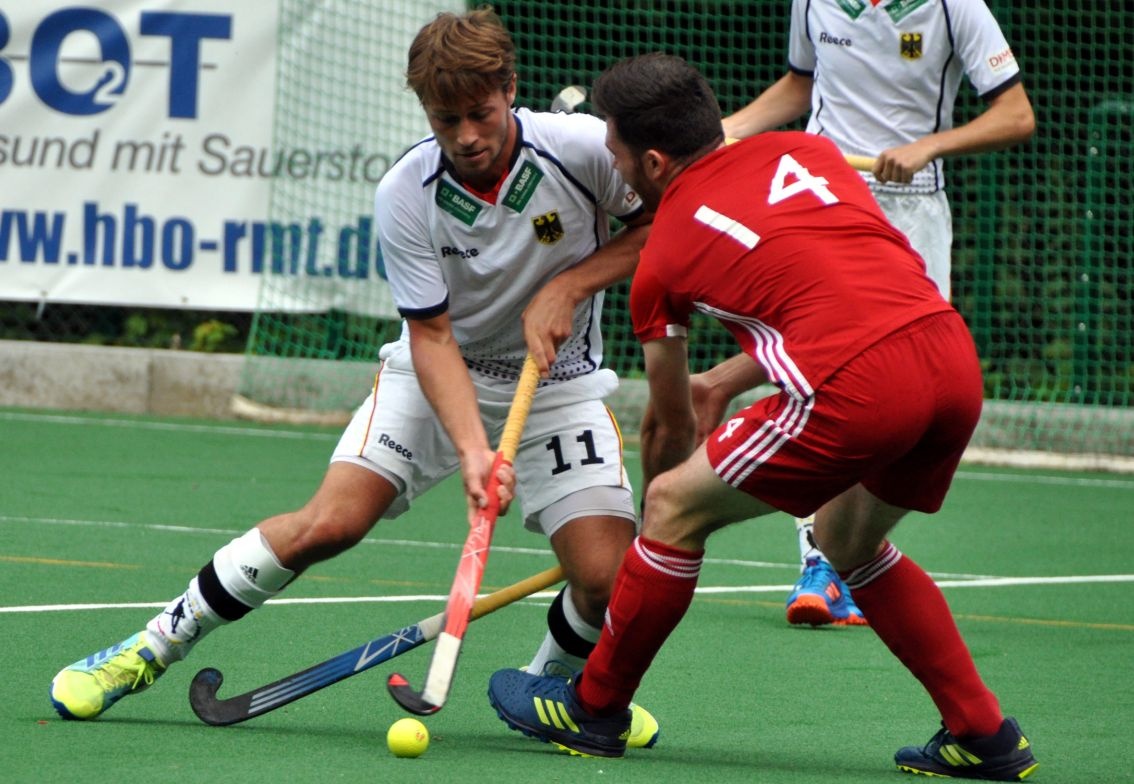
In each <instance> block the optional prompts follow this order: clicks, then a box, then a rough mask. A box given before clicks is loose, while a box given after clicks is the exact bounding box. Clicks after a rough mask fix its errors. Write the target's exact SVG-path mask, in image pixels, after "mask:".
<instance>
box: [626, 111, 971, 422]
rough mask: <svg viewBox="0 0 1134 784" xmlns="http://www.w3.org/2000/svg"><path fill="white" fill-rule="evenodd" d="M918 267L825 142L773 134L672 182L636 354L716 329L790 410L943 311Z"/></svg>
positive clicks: (637, 294)
mask: <svg viewBox="0 0 1134 784" xmlns="http://www.w3.org/2000/svg"><path fill="white" fill-rule="evenodd" d="M951 309H952V308H951V306H950V305H949V304H948V303H947V302H946V301H945V300H944V299H942V298H941V295H940V294H939V293H938V291H937V287H936V286H935V285H934V284H933V282H932V281H931V280H930V279H929V278H928V277H927V276H926V272H925V263H924V262H923V261H922V259H921V257H920V256H919V255H918V254H917V252H916V251H914V250H913V248H911V247H910V244H909V242H908V241H907V240H906V238H905V235H903V234H902V233H901V232H900V231H898V230H897V229H895V228H894V227H893V226H892V225H891V224H890V222H889V221H888V220H887V219H886V217H885V215H884V214H883V213H882V210H881V209H880V208H879V207H878V204H877V203H876V202H875V200H874V197H873V196H872V195H871V193H870V190H869V188H868V187H867V186H866V183H865V182H864V181H863V179H862V177H861V176H859V174H858V173H857V172H855V171H854V170H853V169H852V168H851V167H850V166H849V165H847V163H846V161H845V160H844V159H843V156H842V154H841V153H840V152H839V150H838V149H837V148H836V147H835V145H834V144H832V143H831V142H830V141H829V140H827V139H825V138H823V137H820V136H815V135H813V134H808V133H799V132H774V133H762V134H757V135H756V136H752V137H750V138H748V139H745V140H744V141H741V142H737V143H735V144H731V145H728V146H726V147H722V148H721V149H719V150H716V151H715V152H712V153H710V154H709V155H706V156H705V157H704V158H702V159H700V160H698V161H697V162H696V163H694V164H693V165H691V166H690V167H689V168H687V169H686V170H685V171H683V172H681V173H680V174H678V176H677V177H676V178H675V179H674V180H673V181H672V182H671V183H670V185H669V187H668V188H667V189H666V192H665V195H664V196H663V197H662V200H661V204H660V205H659V207H658V211H657V214H656V215H655V217H654V222H653V226H652V228H651V229H650V237H649V240H647V242H646V246H645V248H643V250H642V255H641V261H640V262H639V264H638V270H637V272H636V273H635V275H634V281H633V284H632V286H631V294H630V311H631V315H632V317H633V320H634V332H635V334H636V335H637V336H638V339H639V340H641V341H642V342H643V343H645V342H648V341H651V340H657V339H659V338H663V337H669V336H674V335H683V334H685V333H686V330H687V328H688V326H689V317H690V315H691V314H692V312H693V311H694V310H699V311H702V312H703V313H707V314H709V315H711V316H714V317H715V318H717V319H718V320H719V321H720V322H721V323H722V324H723V325H724V326H725V327H726V328H727V329H728V330H729V332H731V333H732V334H733V336H734V337H735V338H736V340H737V341H738V342H739V343H740V346H741V348H742V349H743V350H744V351H745V352H746V353H748V354H749V355H750V356H752V357H753V358H754V359H755V360H756V361H757V362H759V363H760V364H761V365H762V366H763V367H764V368H765V370H766V371H767V373H768V377H769V379H770V380H771V381H772V383H774V384H777V385H778V386H780V387H782V388H783V389H784V390H785V391H786V392H788V393H789V394H791V395H793V396H794V397H797V398H800V399H803V398H807V397H810V396H811V394H812V392H813V391H814V389H815V388H816V387H818V386H819V385H820V384H822V383H823V382H824V381H825V380H826V379H827V378H828V377H829V376H830V375H831V374H832V373H834V372H835V371H836V370H838V369H839V368H840V367H842V366H843V365H844V364H846V362H847V361H848V360H850V359H851V358H853V357H855V356H857V355H858V354H859V353H861V352H862V351H863V350H864V349H866V348H867V347H869V346H870V345H872V344H873V343H875V342H876V341H878V340H879V339H881V338H883V337H885V336H886V335H888V334H890V333H891V332H893V331H894V330H896V329H898V328H900V327H902V326H903V325H905V324H909V323H911V322H913V321H916V320H917V319H920V318H922V317H923V316H926V315H929V314H931V313H938V312H941V311H949V310H951Z"/></svg>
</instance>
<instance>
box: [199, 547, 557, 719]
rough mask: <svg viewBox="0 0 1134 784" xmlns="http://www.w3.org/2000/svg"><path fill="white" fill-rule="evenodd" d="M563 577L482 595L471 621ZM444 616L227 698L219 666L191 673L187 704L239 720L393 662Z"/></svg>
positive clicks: (430, 635)
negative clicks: (222, 693) (223, 695)
mask: <svg viewBox="0 0 1134 784" xmlns="http://www.w3.org/2000/svg"><path fill="white" fill-rule="evenodd" d="M562 579H563V570H562V569H560V568H559V567H558V566H554V567H552V568H550V569H547V570H546V571H543V572H540V573H539V574H534V575H532V576H531V577H528V578H526V579H523V580H520V581H519V582H518V583H514V584H512V585H509V586H508V587H506V588H501V589H500V590H499V591H495V592H493V593H490V594H488V595H487V596H482V597H481V598H479V599H477V600H476V603H475V604H473V607H472V612H471V613H470V618H469V620H476V619H477V618H480V617H482V616H485V615H488V614H489V613H490V612H494V611H495V610H499V609H500V608H501V607H505V606H507V605H509V604H511V603H512V602H515V601H517V600H519V599H523V598H524V597H525V596H530V595H531V594H533V593H535V592H536V591H542V590H543V589H545V588H549V587H550V586H552V585H554V584H555V583H557V582H559V581H560V580H562ZM444 620H445V613H444V612H440V613H438V614H436V615H431V616H430V617H428V618H426V619H424V620H421V621H418V622H417V623H415V624H413V625H412V626H407V627H405V628H404V629H401V630H399V631H396V632H394V633H393V634H387V635H386V636H385V637H379V638H378V639H376V640H371V641H370V642H368V643H366V644H364V645H360V646H359V647H357V648H355V649H353V650H350V651H347V652H346V653H341V654H339V655H338V656H336V657H334V658H333V659H327V660H326V661H324V662H321V663H319V664H316V665H315V666H314V667H308V668H307V669H306V670H303V671H302V672H297V673H295V674H294V675H289V676H287V677H286V678H283V679H281V680H278V681H276V682H275V683H269V684H268V685H267V686H261V687H260V688H258V689H253V690H252V691H249V692H245V693H244V694H239V695H237V696H235V697H230V698H228V699H218V698H217V691H219V690H220V687H221V684H222V683H224V675H223V674H222V673H221V671H220V670H216V669H213V668H212V667H209V668H207V669H204V670H201V671H200V672H198V673H197V674H196V675H195V676H194V677H193V682H192V683H190V684H189V705H190V706H191V707H192V708H193V712H194V713H195V714H197V718H199V719H200V720H201V721H203V722H205V723H206V724H212V725H214V726H218V727H221V726H226V725H229V724H237V723H239V722H242V721H245V720H247V719H251V718H253V717H254V716H259V715H261V714H264V713H267V712H269V711H273V710H275V709H276V708H279V707H282V706H284V705H287V704H288V703H290V702H295V701H296V700H298V699H300V698H301V697H306V696H307V695H308V694H312V693H314V692H317V691H319V690H320V689H322V688H324V687H325V686H330V685H331V684H334V683H338V682H339V681H341V680H344V679H346V678H349V677H351V676H352V675H357V674H358V673H360V672H362V671H363V670H369V669H370V668H371V667H374V666H375V665H378V664H381V663H382V662H384V661H389V660H390V659H392V658H394V657H395V656H401V655H402V654H403V653H405V652H406V651H410V650H413V649H414V648H416V647H418V646H419V645H421V644H423V643H426V642H429V641H430V640H432V639H435V638H436V637H437V635H438V634H439V633H440V632H441V629H442V624H443V623H444Z"/></svg>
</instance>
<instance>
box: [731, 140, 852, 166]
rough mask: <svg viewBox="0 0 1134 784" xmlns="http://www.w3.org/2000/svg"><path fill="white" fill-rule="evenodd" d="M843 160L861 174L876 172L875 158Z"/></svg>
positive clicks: (734, 141) (847, 156)
mask: <svg viewBox="0 0 1134 784" xmlns="http://www.w3.org/2000/svg"><path fill="white" fill-rule="evenodd" d="M738 141H740V140H739V139H734V138H733V137H731V136H726V137H725V144H736V143H737V142H738ZM843 159H844V160H845V161H846V162H847V163H848V164H849V165H850V167H851V168H852V169H855V170H856V171H861V172H868V171H874V158H871V157H870V156H869V155H848V154H844V155H843Z"/></svg>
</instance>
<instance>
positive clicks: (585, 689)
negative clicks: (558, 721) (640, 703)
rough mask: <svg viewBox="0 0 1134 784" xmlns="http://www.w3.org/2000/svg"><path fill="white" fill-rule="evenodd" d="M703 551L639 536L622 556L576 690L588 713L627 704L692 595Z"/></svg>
mask: <svg viewBox="0 0 1134 784" xmlns="http://www.w3.org/2000/svg"><path fill="white" fill-rule="evenodd" d="M703 556H704V551H703V550H702V551H698V552H690V551H688V550H679V549H678V548H676V547H670V546H669V545H665V544H662V543H661V542H655V541H651V540H649V539H646V538H644V537H641V536H639V537H638V538H637V539H635V540H634V543H633V545H631V546H630V548H629V549H628V550H627V551H626V555H625V556H623V558H622V566H621V568H619V570H618V576H617V577H616V578H615V580H614V590H613V591H612V592H611V597H610V604H609V605H608V606H607V611H606V623H604V624H603V627H602V635H601V636H600V637H599V641H598V644H597V645H596V646H595V649H594V651H592V652H591V655H590V656H589V657H588V658H587V664H586V667H584V668H583V676H582V677H581V678H580V679H579V681H578V683H576V686H575V694H576V696H577V697H578V699H579V703H580V704H581V705H582V706H583V708H584V709H585V710H586V711H587V712H588V713H591V714H594V715H598V716H606V715H610V714H612V713H615V712H617V711H620V710H625V708H626V706H628V705H629V704H630V698H631V697H633V696H634V692H635V691H636V690H637V688H638V684H640V683H641V682H642V676H643V675H645V673H646V670H647V669H649V667H650V663H651V662H652V661H653V660H654V656H655V655H657V652H658V650H659V649H661V646H662V643H664V642H665V640H666V638H667V637H669V635H670V632H672V631H673V630H674V629H675V628H676V627H677V624H678V623H679V622H680V621H681V619H682V617H683V616H684V615H685V611H686V610H688V609H689V603H690V602H692V601H693V589H694V588H695V587H696V586H697V577H698V575H699V574H700V572H701V558H702V557H703Z"/></svg>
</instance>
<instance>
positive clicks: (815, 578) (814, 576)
mask: <svg viewBox="0 0 1134 784" xmlns="http://www.w3.org/2000/svg"><path fill="white" fill-rule="evenodd" d="M831 571H833V570H831V567H830V566H828V565H827V564H826V563H824V562H823V561H818V562H816V563H815V565H814V566H812V565H811V564H808V566H807V569H805V570H804V574H803V577H804V579H803V588H804V589H806V590H809V591H820V590H822V588H823V586H825V585H826V584H827V583H829V582H831V581H832V578H831V574H830V572H831Z"/></svg>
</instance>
